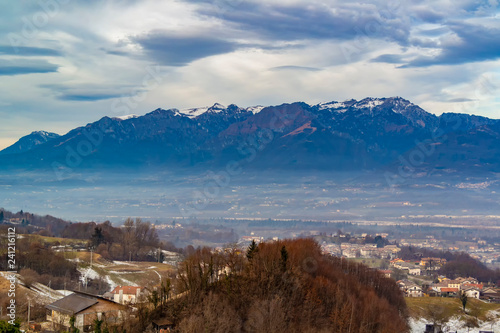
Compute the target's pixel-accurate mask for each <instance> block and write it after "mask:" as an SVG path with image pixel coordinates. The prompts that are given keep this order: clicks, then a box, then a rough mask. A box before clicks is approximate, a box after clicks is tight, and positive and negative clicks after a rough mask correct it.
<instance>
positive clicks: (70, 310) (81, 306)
mask: <svg viewBox="0 0 500 333" xmlns="http://www.w3.org/2000/svg"><path fill="white" fill-rule="evenodd" d="M98 302H99V301H98V300H97V299H95V298H90V297H88V296H84V295H80V294H71V295H68V296H66V297H63V298H61V299H60V300H58V301H55V302H54V303H51V304H49V305H47V306H46V307H47V309H49V310H54V311H58V312H63V313H67V314H76V313H78V312H80V311H82V310H85V309H87V308H89V307H91V306H92V305H94V304H96V303H98Z"/></svg>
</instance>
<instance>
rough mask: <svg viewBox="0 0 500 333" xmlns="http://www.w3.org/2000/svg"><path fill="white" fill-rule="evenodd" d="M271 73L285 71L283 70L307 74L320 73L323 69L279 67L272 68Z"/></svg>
mask: <svg viewBox="0 0 500 333" xmlns="http://www.w3.org/2000/svg"><path fill="white" fill-rule="evenodd" d="M269 70H271V71H283V70H292V71H295V70H297V71H306V72H318V71H320V70H321V69H320V68H315V67H305V66H278V67H273V68H270V69H269Z"/></svg>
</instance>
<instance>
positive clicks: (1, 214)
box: [0, 210, 4, 223]
mask: <svg viewBox="0 0 500 333" xmlns="http://www.w3.org/2000/svg"><path fill="white" fill-rule="evenodd" d="M3 220H4V214H3V210H2V211H0V223H3Z"/></svg>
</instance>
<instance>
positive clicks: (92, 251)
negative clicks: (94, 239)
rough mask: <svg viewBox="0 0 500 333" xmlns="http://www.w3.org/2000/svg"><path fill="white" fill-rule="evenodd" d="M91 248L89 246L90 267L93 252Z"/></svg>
mask: <svg viewBox="0 0 500 333" xmlns="http://www.w3.org/2000/svg"><path fill="white" fill-rule="evenodd" d="M93 250H94V249H93V248H90V267H92V253H93Z"/></svg>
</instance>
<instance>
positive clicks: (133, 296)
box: [111, 286, 146, 304]
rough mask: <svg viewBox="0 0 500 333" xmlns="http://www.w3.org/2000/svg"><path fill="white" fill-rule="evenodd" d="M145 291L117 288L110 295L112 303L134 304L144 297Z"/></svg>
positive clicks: (127, 287)
mask: <svg viewBox="0 0 500 333" xmlns="http://www.w3.org/2000/svg"><path fill="white" fill-rule="evenodd" d="M145 291H146V289H144V288H143V287H136V286H117V287H116V288H115V289H113V291H111V294H112V295H113V299H112V300H113V301H114V302H116V303H120V304H136V303H137V302H138V301H139V300H140V298H141V296H143V295H144V293H145Z"/></svg>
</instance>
